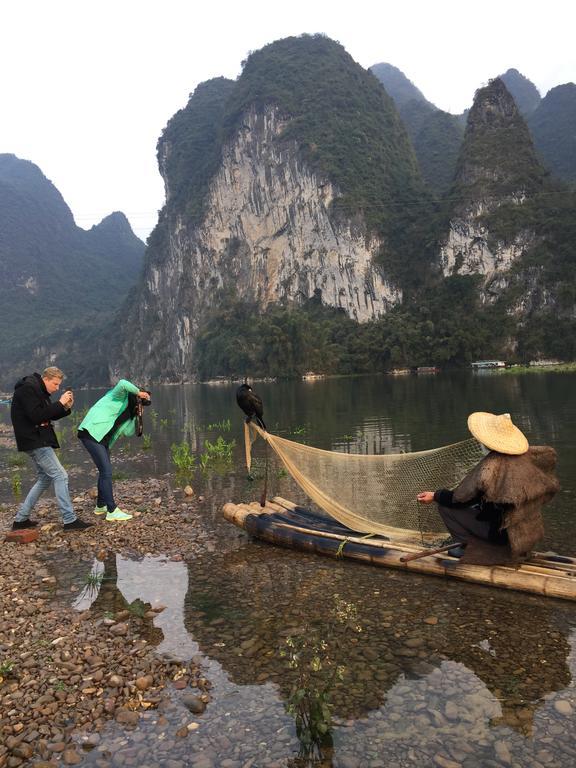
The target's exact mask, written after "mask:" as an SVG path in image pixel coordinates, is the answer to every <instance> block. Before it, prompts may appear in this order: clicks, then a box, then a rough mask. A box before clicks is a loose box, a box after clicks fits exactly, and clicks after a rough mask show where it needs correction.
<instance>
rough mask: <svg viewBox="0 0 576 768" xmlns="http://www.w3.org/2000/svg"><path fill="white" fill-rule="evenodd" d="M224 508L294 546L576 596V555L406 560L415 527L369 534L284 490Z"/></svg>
mask: <svg viewBox="0 0 576 768" xmlns="http://www.w3.org/2000/svg"><path fill="white" fill-rule="evenodd" d="M222 511H223V514H224V517H225V518H226V520H228V521H229V522H231V523H234V524H235V525H237V526H238V527H239V528H243V529H244V530H245V531H246V532H247V533H249V534H250V535H251V536H254V537H255V538H257V539H262V540H263V541H267V542H270V543H272V544H278V545H280V546H283V547H288V548H290V549H299V550H303V551H306V552H315V553H318V554H322V555H329V556H331V557H344V558H350V559H353V560H359V561H361V562H364V563H369V564H371V565H379V566H383V567H386V568H399V569H402V570H405V571H414V572H416V573H427V574H431V575H434V576H445V577H448V578H452V579H460V580H461V581H471V582H475V583H477V584H487V585H489V586H492V587H502V588H504V589H514V590H520V591H522V592H531V593H533V594H537V595H545V596H547V597H560V598H564V599H565V600H576V558H571V557H564V556H561V555H555V554H550V553H539V552H535V553H533V554H532V556H531V557H530V558H529V559H528V560H526V561H525V562H523V563H522V564H521V565H519V566H516V567H515V566H504V565H497V566H484V565H465V564H464V563H461V562H460V561H459V560H458V559H457V558H454V557H450V556H449V555H447V554H446V553H444V552H442V553H438V554H430V555H428V556H426V557H422V558H420V559H417V560H409V561H407V562H405V561H403V559H402V558H404V557H406V556H407V555H410V554H414V553H416V552H418V551H421V550H422V545H421V544H418V543H415V541H414V538H412V541H406V539H407V538H410V536H409V534H414V533H415V532H414V531H403V530H402V529H399V528H391V529H390V537H387V536H376V535H373V536H369V537H368V536H366V534H363V533H358V532H355V531H352V530H350V529H349V528H346V527H345V526H343V525H341V524H340V523H338V522H337V521H335V520H332V519H331V518H328V517H324V516H320V515H316V514H314V513H312V512H310V511H309V510H307V509H305V508H303V507H298V506H297V505H296V504H293V503H292V502H290V501H288V500H286V499H283V498H281V497H279V496H275V497H274V499H272V500H271V501H267V502H266V506H265V507H261V506H260V504H259V503H258V502H252V503H251V504H232V503H228V504H225V505H224V507H223V510H222ZM403 537H404V540H403Z"/></svg>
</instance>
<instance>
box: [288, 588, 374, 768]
mask: <svg viewBox="0 0 576 768" xmlns="http://www.w3.org/2000/svg"><path fill="white" fill-rule="evenodd" d="M334 600H335V604H334V610H333V613H332V621H331V622H330V623H329V624H328V625H326V624H323V625H322V626H312V627H309V628H308V630H307V632H306V633H305V634H303V635H297V636H295V637H288V638H287V639H286V646H285V648H282V649H281V650H280V656H281V657H282V658H285V659H287V661H288V667H289V669H290V670H293V671H294V673H295V678H294V681H293V683H292V685H291V689H290V694H289V697H288V700H287V703H286V705H285V707H286V711H287V713H288V714H289V715H291V716H292V717H293V718H294V723H295V726H296V736H297V737H298V741H299V742H300V752H299V757H301V758H306V759H308V760H316V759H318V760H319V759H322V757H323V753H324V752H325V751H326V749H330V748H331V746H332V736H331V731H332V704H331V696H332V691H333V689H334V687H335V685H336V684H337V682H338V681H342V680H343V679H344V676H345V673H346V668H345V666H344V665H342V664H339V663H338V662H337V659H338V658H339V657H343V656H345V651H346V647H347V646H348V645H349V642H350V638H349V635H350V633H353V634H356V633H358V632H361V631H362V628H361V626H360V625H359V624H358V620H357V610H356V606H354V605H353V604H352V603H348V602H346V601H344V600H342V599H341V598H340V596H339V595H337V594H335V595H334Z"/></svg>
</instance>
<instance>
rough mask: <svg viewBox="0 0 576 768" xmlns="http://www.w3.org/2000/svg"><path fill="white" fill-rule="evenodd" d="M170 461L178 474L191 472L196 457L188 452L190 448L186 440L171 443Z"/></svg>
mask: <svg viewBox="0 0 576 768" xmlns="http://www.w3.org/2000/svg"><path fill="white" fill-rule="evenodd" d="M170 454H171V456H172V461H173V463H174V464H175V465H176V468H177V469H178V471H179V472H182V473H185V472H188V473H190V472H192V471H193V469H194V467H195V465H196V457H195V456H194V455H193V454H192V452H191V451H190V446H189V445H188V443H187V442H186V440H182V442H181V443H172V445H171V446H170Z"/></svg>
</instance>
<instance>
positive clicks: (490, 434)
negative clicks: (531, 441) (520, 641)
mask: <svg viewBox="0 0 576 768" xmlns="http://www.w3.org/2000/svg"><path fill="white" fill-rule="evenodd" d="M468 429H469V430H470V432H471V433H472V434H473V435H474V437H475V438H476V439H477V440H478V442H480V443H482V445H483V446H484V447H485V448H486V449H487V455H486V456H485V457H484V458H483V459H482V461H480V462H479V463H478V464H477V465H476V466H475V467H474V469H472V470H471V471H470V472H469V473H468V474H467V475H466V477H465V478H464V479H463V480H462V482H461V483H460V484H459V485H458V487H457V488H455V489H454V490H453V491H449V490H447V489H445V488H442V489H440V490H438V491H435V492H434V491H423V492H422V493H419V494H418V496H417V498H418V501H419V502H421V503H422V504H430V503H432V502H433V501H435V502H436V503H437V504H438V507H439V509H438V511H439V513H440V515H441V517H442V520H443V521H444V524H445V525H446V528H448V530H449V532H450V533H451V534H452V536H453V537H454V539H455V541H458V542H460V543H461V544H462V547H458V548H455V549H452V550H449V554H451V555H453V556H455V557H462V562H464V563H474V564H479V565H497V564H505V563H514V562H518V561H519V560H521V559H523V558H524V557H525V556H526V555H527V554H528V553H529V552H530V550H531V549H532V548H533V547H534V545H535V544H536V542H537V541H539V540H540V539H541V538H542V537H543V536H544V524H543V521H542V514H541V511H540V510H541V508H542V505H543V504H546V503H547V502H548V501H550V499H551V498H552V497H553V496H554V494H555V493H556V492H557V491H558V489H559V484H558V480H557V478H556V476H555V474H554V469H555V466H556V451H555V450H554V449H553V448H550V447H549V446H545V445H537V446H532V447H530V446H529V445H528V440H527V439H526V437H525V436H524V435H523V433H522V432H521V431H520V430H519V429H518V427H516V426H515V425H514V424H513V423H512V419H511V418H510V414H509V413H504V414H501V415H499V416H496V415H495V414H493V413H483V412H476V413H472V414H470V416H469V417H468Z"/></svg>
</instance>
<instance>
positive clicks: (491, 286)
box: [439, 79, 545, 311]
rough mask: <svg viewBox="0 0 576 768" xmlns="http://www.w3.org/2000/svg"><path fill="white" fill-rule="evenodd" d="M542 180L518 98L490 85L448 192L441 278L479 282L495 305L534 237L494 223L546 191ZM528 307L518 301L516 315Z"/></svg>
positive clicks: (478, 102) (498, 84) (472, 118)
mask: <svg viewBox="0 0 576 768" xmlns="http://www.w3.org/2000/svg"><path fill="white" fill-rule="evenodd" d="M512 150H513V151H512ZM544 176H545V174H544V171H543V169H542V167H541V166H540V164H539V162H538V160H537V158H536V154H535V152H534V148H533V145H532V141H531V139H530V136H529V133H528V129H527V127H526V124H525V123H524V121H523V119H522V117H521V116H520V114H519V111H518V108H517V107H516V104H515V102H514V99H513V98H512V96H511V95H510V93H509V92H508V91H507V89H506V87H505V86H504V84H503V82H502V81H501V80H500V79H496V80H494V81H492V83H490V85H488V86H487V87H486V88H483V89H481V90H480V91H479V92H478V93H477V96H476V99H475V102H474V106H473V107H472V109H471V110H470V114H469V117H468V124H467V128H466V134H465V138H464V144H463V147H462V151H461V155H460V159H459V163H458V170H457V178H456V181H455V184H454V186H453V189H452V193H451V196H452V199H453V201H454V202H453V215H452V217H451V221H450V228H449V231H448V233H447V236H446V237H445V239H444V240H443V242H442V244H441V247H440V257H439V259H440V266H441V269H442V273H443V274H444V276H446V277H447V276H450V275H454V274H460V275H479V276H481V277H482V285H481V300H482V301H483V302H485V303H491V302H494V301H495V300H497V299H498V297H499V296H501V294H502V293H503V291H504V290H505V289H506V288H508V287H509V285H510V284H511V280H512V279H516V276H515V275H514V276H513V275H512V273H511V268H512V267H513V266H514V265H515V264H517V263H518V262H519V261H520V260H521V258H522V257H523V255H524V254H525V253H526V252H527V251H528V250H529V249H531V248H533V247H534V245H535V243H536V241H537V235H536V233H535V232H534V231H533V229H532V228H531V227H529V226H522V225H521V224H520V226H515V227H513V231H510V230H508V231H507V232H506V233H505V235H503V234H500V233H499V231H498V229H497V228H495V227H494V226H493V222H494V217H495V216H497V215H498V212H499V211H500V210H503V209H504V208H506V209H507V210H511V209H512V210H513V209H518V210H520V209H522V208H523V207H524V206H525V205H526V204H527V203H528V202H529V201H530V199H531V198H532V197H533V196H534V195H536V194H538V193H539V192H540V191H541V190H542V185H543V180H544ZM512 215H514V210H513V213H512ZM521 219H522V217H521V216H519V217H518V220H519V221H520V222H521ZM525 304H526V301H521V302H519V304H518V311H520V310H521V307H522V306H524V305H525Z"/></svg>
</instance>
